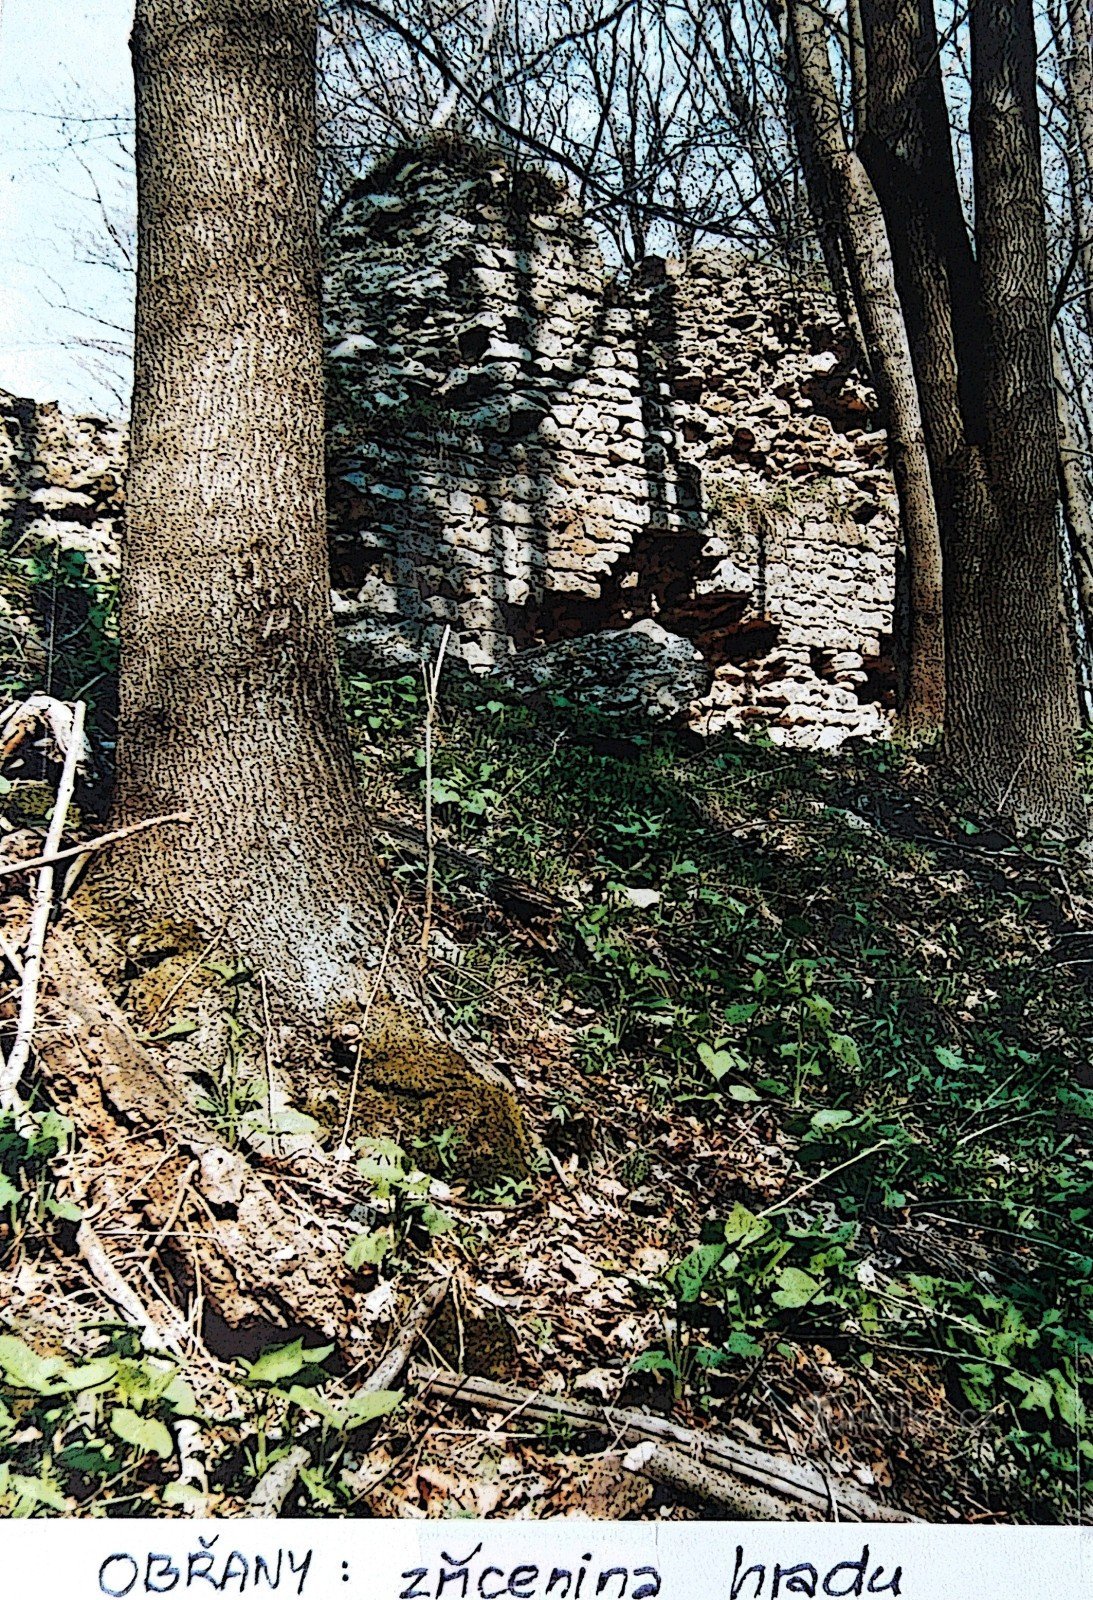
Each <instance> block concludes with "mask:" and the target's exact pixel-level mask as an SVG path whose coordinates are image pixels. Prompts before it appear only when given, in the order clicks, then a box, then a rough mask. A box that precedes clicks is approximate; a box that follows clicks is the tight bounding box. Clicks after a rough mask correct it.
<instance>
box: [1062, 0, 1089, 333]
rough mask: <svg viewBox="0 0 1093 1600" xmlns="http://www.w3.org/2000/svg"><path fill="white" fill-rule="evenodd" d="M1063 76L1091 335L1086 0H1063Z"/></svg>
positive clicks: (1075, 216)
mask: <svg viewBox="0 0 1093 1600" xmlns="http://www.w3.org/2000/svg"><path fill="white" fill-rule="evenodd" d="M1067 20H1068V22H1069V26H1070V39H1069V41H1068V45H1069V48H1068V49H1067V51H1066V53H1065V55H1064V77H1065V80H1066V91H1067V99H1068V101H1069V106H1070V119H1071V130H1072V149H1071V151H1070V155H1069V162H1068V165H1069V167H1070V181H1071V187H1072V189H1073V200H1074V225H1075V227H1076V228H1077V229H1078V241H1079V247H1080V252H1081V266H1082V277H1083V279H1084V286H1085V314H1086V332H1087V334H1088V336H1089V337H1090V338H1091V339H1093V22H1091V20H1090V15H1089V0H1067Z"/></svg>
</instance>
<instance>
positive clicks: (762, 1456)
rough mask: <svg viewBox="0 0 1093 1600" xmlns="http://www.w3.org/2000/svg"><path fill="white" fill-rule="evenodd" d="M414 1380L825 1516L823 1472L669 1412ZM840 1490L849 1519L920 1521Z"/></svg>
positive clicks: (434, 1370)
mask: <svg viewBox="0 0 1093 1600" xmlns="http://www.w3.org/2000/svg"><path fill="white" fill-rule="evenodd" d="M413 1377H414V1378H415V1380H416V1381H418V1382H421V1383H423V1384H428V1385H429V1387H430V1389H431V1391H432V1393H433V1394H437V1395H441V1396H442V1397H444V1398H446V1399H450V1400H457V1401H459V1402H460V1403H461V1404H463V1405H469V1406H480V1407H482V1409H483V1410H486V1411H511V1410H512V1409H513V1408H514V1407H516V1406H519V1407H520V1408H521V1415H523V1416H528V1417H534V1418H536V1420H538V1421H546V1420H549V1419H556V1418H558V1417H561V1418H563V1419H564V1420H565V1421H567V1422H570V1423H572V1424H573V1425H574V1426H576V1427H579V1428H588V1429H595V1430H597V1431H598V1432H600V1433H604V1432H606V1433H612V1434H616V1435H618V1436H619V1437H622V1438H626V1439H629V1441H630V1442H631V1443H633V1444H638V1443H640V1441H641V1440H643V1439H652V1440H653V1441H654V1443H657V1444H662V1443H663V1444H667V1445H669V1446H672V1445H674V1446H678V1447H681V1448H682V1449H684V1450H686V1451H687V1452H689V1453H690V1454H692V1455H694V1456H696V1457H697V1458H699V1459H701V1460H703V1461H705V1462H707V1463H708V1464H709V1465H710V1466H712V1467H717V1468H720V1469H722V1470H723V1471H725V1472H730V1473H732V1474H734V1475H735V1476H737V1477H740V1478H742V1479H743V1480H744V1481H745V1482H747V1483H753V1484H756V1485H758V1487H759V1488H762V1489H767V1490H769V1491H771V1492H772V1493H773V1494H776V1495H783V1496H785V1498H786V1499H787V1500H793V1501H794V1502H795V1503H797V1504H799V1505H803V1506H806V1507H807V1508H808V1509H809V1510H810V1511H812V1512H813V1513H814V1514H815V1515H817V1516H819V1517H826V1516H828V1514H829V1513H830V1509H831V1500H830V1496H829V1493H828V1488H827V1484H826V1483H825V1481H824V1475H823V1473H822V1472H819V1471H818V1470H817V1469H816V1468H815V1467H812V1466H799V1465H798V1464H797V1463H796V1462H795V1461H790V1460H788V1459H787V1458H786V1457H783V1456H776V1455H773V1454H771V1453H770V1452H768V1451H766V1450H756V1449H754V1448H753V1447H752V1446H751V1445H744V1444H738V1443H737V1442H736V1440H735V1439H726V1438H725V1437H724V1436H718V1435H711V1434H705V1433H699V1432H697V1431H696V1430H695V1429H693V1428H684V1427H682V1426H680V1424H679V1423H676V1422H671V1421H669V1420H668V1418H667V1417H652V1416H648V1415H646V1413H645V1412H642V1411H621V1410H617V1409H616V1408H615V1407H613V1406H604V1407H602V1408H600V1407H597V1406H591V1405H586V1404H584V1403H583V1402H581V1401H579V1400H569V1399H558V1398H555V1397H554V1396H552V1395H543V1394H535V1393H533V1392H532V1391H531V1390H529V1389H519V1388H517V1387H516V1386H515V1385H514V1384H502V1383H493V1382H492V1381H491V1380H490V1379H488V1378H469V1377H460V1376H459V1374H458V1373H455V1372H445V1371H444V1370H443V1369H442V1368H439V1367H421V1368H417V1367H415V1368H414V1369H413ZM839 1494H840V1507H839V1509H840V1511H841V1513H842V1515H843V1517H844V1518H845V1520H847V1521H851V1522H920V1521H921V1520H922V1519H921V1518H920V1517H915V1516H912V1515H911V1514H910V1512H907V1511H901V1510H898V1509H897V1508H895V1507H893V1506H883V1505H881V1504H880V1503H879V1502H878V1501H876V1500H873V1499H872V1498H871V1497H870V1496H869V1495H867V1494H864V1493H863V1492H862V1490H860V1489H858V1488H856V1487H852V1486H851V1485H849V1484H844V1485H842V1486H841V1487H840V1491H839Z"/></svg>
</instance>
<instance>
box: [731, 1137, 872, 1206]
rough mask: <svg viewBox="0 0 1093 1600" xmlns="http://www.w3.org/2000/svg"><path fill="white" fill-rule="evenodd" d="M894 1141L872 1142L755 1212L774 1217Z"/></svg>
mask: <svg viewBox="0 0 1093 1600" xmlns="http://www.w3.org/2000/svg"><path fill="white" fill-rule="evenodd" d="M891 1143H892V1141H891V1139H881V1140H880V1141H879V1143H877V1144H871V1145H870V1146H869V1149H868V1150H859V1151H858V1154H857V1155H856V1156H851V1157H850V1160H849V1161H840V1163H839V1165H838V1166H837V1167H832V1168H831V1169H830V1170H829V1171H828V1172H821V1173H820V1174H819V1176H818V1177H815V1178H810V1179H809V1181H808V1182H807V1183H802V1185H801V1187H800V1188H799V1189H794V1191H793V1193H792V1194H791V1195H787V1196H786V1198H785V1199H784V1200H776V1201H775V1202H774V1204H773V1205H769V1206H766V1207H764V1209H763V1210H762V1211H757V1212H756V1213H755V1215H756V1217H757V1218H763V1217H772V1216H773V1215H774V1213H775V1212H776V1211H784V1210H785V1208H786V1206H790V1205H792V1204H793V1202H794V1200H799V1199H800V1198H801V1196H802V1195H803V1194H807V1193H808V1191H809V1190H810V1189H815V1188H816V1186H817V1184H821V1183H826V1182H827V1180H828V1178H833V1177H834V1176H835V1174H836V1173H837V1172H845V1171H846V1169H847V1167H853V1166H856V1165H857V1163H858V1162H859V1161H864V1160H865V1158H866V1156H875V1155H876V1153H877V1151H878V1150H884V1149H886V1148H887V1147H888V1145H890V1144H891Z"/></svg>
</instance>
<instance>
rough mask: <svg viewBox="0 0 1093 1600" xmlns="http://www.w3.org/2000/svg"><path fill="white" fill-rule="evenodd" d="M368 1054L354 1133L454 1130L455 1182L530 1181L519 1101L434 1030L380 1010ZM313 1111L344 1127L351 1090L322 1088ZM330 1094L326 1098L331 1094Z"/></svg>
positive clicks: (398, 1012) (419, 1134)
mask: <svg viewBox="0 0 1093 1600" xmlns="http://www.w3.org/2000/svg"><path fill="white" fill-rule="evenodd" d="M368 1035H369V1036H368V1039H367V1040H366V1041H365V1044H364V1046H363V1048H362V1050H361V1058H360V1076H359V1083H358V1088H357V1098H356V1105H355V1111H354V1116H353V1122H352V1125H351V1135H353V1136H355V1137H358V1138H359V1137H361V1136H362V1135H365V1134H369V1135H371V1134H376V1133H381V1134H387V1135H390V1136H391V1137H392V1138H395V1139H402V1138H404V1137H406V1136H407V1135H413V1136H414V1137H415V1138H422V1139H429V1138H435V1137H436V1136H438V1135H442V1134H443V1133H444V1132H445V1130H446V1129H453V1130H454V1132H455V1133H456V1134H457V1135H458V1136H459V1144H458V1150H459V1159H458V1162H457V1167H456V1172H455V1176H457V1177H459V1178H466V1179H467V1180H468V1181H470V1182H471V1183H474V1184H477V1185H479V1186H482V1187H487V1186H489V1185H491V1184H494V1183H497V1182H498V1181H499V1180H500V1179H502V1178H506V1177H512V1178H524V1177H526V1176H527V1175H528V1171H529V1154H530V1152H529V1147H528V1139H527V1134H526V1133H525V1131H524V1126H523V1121H522V1118H521V1115H520V1110H519V1107H518V1105H517V1103H516V1098H515V1096H514V1094H513V1093H512V1091H511V1090H510V1089H508V1088H506V1087H505V1086H504V1085H503V1084H502V1083H498V1082H495V1081H493V1080H492V1079H490V1078H487V1077H485V1076H484V1075H483V1074H482V1073H481V1072H480V1071H478V1069H477V1068H476V1067H474V1066H473V1065H472V1063H471V1062H469V1061H468V1060H467V1058H466V1057H465V1056H463V1055H462V1054H461V1053H460V1052H459V1051H458V1050H456V1049H455V1048H454V1046H452V1045H450V1044H447V1043H445V1042H444V1041H443V1040H440V1039H437V1038H436V1037H435V1036H434V1035H432V1034H430V1033H429V1032H427V1031H426V1028H425V1026H424V1024H423V1023H422V1022H421V1021H420V1020H419V1019H418V1018H417V1017H415V1016H414V1015H412V1013H410V1012H408V1011H405V1010H403V1009H401V1008H400V1007H398V1006H395V1005H390V1004H388V1005H384V1006H382V1007H381V1008H377V1009H375V1010H373V1012H372V1015H371V1017H370V1019H369V1023H368ZM315 1087H316V1088H317V1089H318V1091H319V1092H318V1093H317V1094H313V1096H312V1103H311V1104H310V1105H309V1106H308V1109H309V1111H310V1112H311V1114H312V1115H313V1116H314V1117H315V1118H316V1119H317V1120H318V1121H319V1122H321V1123H322V1124H323V1125H324V1126H326V1127H330V1128H333V1126H334V1125H335V1124H337V1127H338V1129H339V1130H340V1127H341V1117H342V1116H343V1115H344V1107H345V1103H346V1100H347V1097H348V1093H349V1089H348V1085H347V1084H345V1083H344V1082H339V1083H338V1086H337V1090H336V1092H332V1091H331V1086H330V1085H329V1084H325V1085H323V1084H318V1085H316V1086H315ZM324 1091H325V1092H324Z"/></svg>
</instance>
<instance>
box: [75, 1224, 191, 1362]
mask: <svg viewBox="0 0 1093 1600" xmlns="http://www.w3.org/2000/svg"><path fill="white" fill-rule="evenodd" d="M76 1243H77V1245H78V1246H79V1251H80V1254H81V1256H82V1257H83V1259H84V1262H85V1264H86V1266H87V1269H88V1271H89V1272H90V1273H91V1276H92V1277H93V1278H94V1280H95V1282H96V1283H97V1284H98V1286H99V1288H100V1289H101V1290H102V1291H103V1293H104V1294H105V1295H106V1296H107V1298H108V1299H110V1300H112V1301H113V1302H114V1304H115V1305H116V1306H117V1308H118V1310H119V1311H121V1312H123V1313H124V1315H125V1318H126V1321H128V1322H131V1323H132V1324H133V1326H134V1327H135V1328H138V1329H139V1330H140V1342H141V1344H142V1345H143V1346H144V1348H145V1349H146V1350H151V1351H153V1352H155V1353H157V1354H167V1353H168V1352H170V1353H171V1354H173V1355H181V1354H182V1351H183V1347H184V1345H185V1342H186V1338H187V1335H188V1331H189V1330H188V1329H187V1328H186V1327H185V1324H183V1323H182V1321H181V1318H179V1319H178V1325H177V1326H175V1327H171V1328H164V1327H163V1326H162V1325H161V1324H160V1322H159V1321H158V1320H157V1319H156V1318H155V1317H154V1316H153V1315H152V1313H151V1312H150V1311H149V1310H148V1308H147V1306H146V1305H145V1304H144V1301H143V1300H142V1299H141V1298H140V1296H139V1295H138V1294H137V1292H136V1290H135V1289H134V1288H133V1287H132V1286H131V1285H130V1284H128V1283H126V1281H125V1279H124V1278H123V1277H122V1275H121V1273H120V1272H119V1271H118V1269H117V1267H115V1265H114V1263H113V1262H112V1261H111V1260H110V1257H109V1256H108V1255H107V1253H106V1251H105V1250H104V1249H103V1246H102V1241H101V1240H100V1239H99V1236H98V1234H97V1233H96V1232H95V1230H94V1228H93V1227H92V1226H91V1224H90V1223H89V1222H81V1223H80V1226H79V1228H78V1229H77V1230H76Z"/></svg>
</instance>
